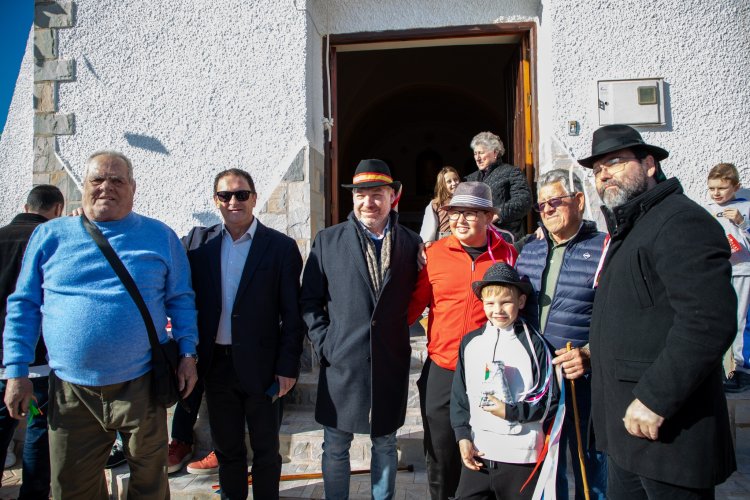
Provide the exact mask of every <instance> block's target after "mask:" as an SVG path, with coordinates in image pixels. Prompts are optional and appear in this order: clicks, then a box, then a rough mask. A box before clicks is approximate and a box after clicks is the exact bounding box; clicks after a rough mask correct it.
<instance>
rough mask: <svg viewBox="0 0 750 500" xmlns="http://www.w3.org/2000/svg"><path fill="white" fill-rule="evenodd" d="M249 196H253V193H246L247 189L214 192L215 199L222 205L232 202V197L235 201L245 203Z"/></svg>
mask: <svg viewBox="0 0 750 500" xmlns="http://www.w3.org/2000/svg"><path fill="white" fill-rule="evenodd" d="M251 194H255V191H248V190H247V189H243V190H241V191H216V197H217V198H218V199H219V200H221V201H223V202H224V203H229V202H230V201H231V200H232V196H234V197H235V198H237V201H247V200H249V199H250V195H251Z"/></svg>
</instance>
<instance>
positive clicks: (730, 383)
mask: <svg viewBox="0 0 750 500" xmlns="http://www.w3.org/2000/svg"><path fill="white" fill-rule="evenodd" d="M748 389H750V373H745V372H740V371H736V370H735V371H733V372H732V373H730V374H729V378H727V380H726V382H724V392H744V391H746V390H748Z"/></svg>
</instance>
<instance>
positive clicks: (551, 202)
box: [534, 193, 575, 212]
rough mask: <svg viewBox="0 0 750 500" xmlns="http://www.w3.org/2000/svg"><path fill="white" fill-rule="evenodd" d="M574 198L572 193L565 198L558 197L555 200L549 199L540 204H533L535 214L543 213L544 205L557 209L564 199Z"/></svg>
mask: <svg viewBox="0 0 750 500" xmlns="http://www.w3.org/2000/svg"><path fill="white" fill-rule="evenodd" d="M574 196H575V193H573V194H567V195H565V196H558V197H557V198H550V199H549V200H547V201H543V202H541V203H534V210H536V211H537V212H543V211H544V207H545V206H546V205H549V206H551V207H552V208H557V207H559V206H560V205H562V204H563V200H564V199H565V198H572V197H574Z"/></svg>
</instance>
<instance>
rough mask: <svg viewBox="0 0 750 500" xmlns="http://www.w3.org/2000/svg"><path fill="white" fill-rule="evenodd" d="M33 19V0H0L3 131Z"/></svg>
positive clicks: (0, 120) (0, 122) (0, 117)
mask: <svg viewBox="0 0 750 500" xmlns="http://www.w3.org/2000/svg"><path fill="white" fill-rule="evenodd" d="M33 20H34V0H0V131H2V130H4V129H5V119H6V118H7V116H8V107H9V106H10V101H11V99H12V98H13V89H14V88H15V86H16V79H17V78H18V70H19V69H20V68H21V60H22V59H23V51H24V49H25V48H26V39H27V38H28V36H29V30H30V29H31V23H32V21H33ZM29 112H31V103H29Z"/></svg>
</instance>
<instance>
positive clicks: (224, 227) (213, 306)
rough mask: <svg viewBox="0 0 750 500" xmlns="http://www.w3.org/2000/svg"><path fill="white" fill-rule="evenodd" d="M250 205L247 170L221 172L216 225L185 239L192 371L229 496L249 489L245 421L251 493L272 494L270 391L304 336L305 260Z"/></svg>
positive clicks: (282, 386)
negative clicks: (192, 320) (193, 310)
mask: <svg viewBox="0 0 750 500" xmlns="http://www.w3.org/2000/svg"><path fill="white" fill-rule="evenodd" d="M256 201H257V194H256V192H255V184H254V182H253V179H252V177H250V174H248V173H247V172H245V171H244V170H240V169H234V168H233V169H229V170H225V171H223V172H220V173H219V174H217V176H216V178H215V179H214V202H215V203H216V206H217V207H218V209H219V211H220V212H221V217H222V219H223V221H224V222H223V224H217V225H215V226H212V227H209V228H205V227H196V228H194V229H193V230H191V231H190V234H188V236H187V237H186V239H185V245H186V246H187V249H188V259H189V260H190V268H191V272H192V278H193V288H194V289H195V299H196V307H197V309H198V330H199V334H200V343H199V345H198V355H199V357H200V363H199V372H200V374H201V376H202V377H203V381H204V384H205V391H206V403H207V405H208V417H209V425H210V427H211V436H212V438H213V441H214V448H215V451H216V456H217V458H218V459H219V483H220V485H221V491H222V498H230V499H244V498H246V497H247V493H248V486H247V450H246V448H245V425H246V424H247V428H248V430H249V432H250V446H251V447H252V449H253V495H254V498H263V499H267V498H268V499H273V498H278V496H279V476H280V474H281V457H280V456H279V434H278V430H279V425H280V422H279V415H280V412H279V410H278V405H279V404H280V403H279V401H277V400H276V397H277V396H278V397H281V396H284V394H286V393H287V392H288V391H289V390H290V389H291V388H292V386H294V383H295V382H296V379H297V375H298V373H299V360H300V355H301V353H302V340H303V338H304V335H305V326H304V323H303V322H302V317H301V315H300V310H299V303H298V299H299V277H300V273H301V271H302V257H301V256H300V252H299V249H298V248H297V244H296V242H295V241H294V240H293V239H291V238H289V237H288V236H285V235H283V234H281V233H279V232H278V231H275V230H273V229H270V228H268V227H266V226H264V225H263V224H261V223H260V221H258V219H257V218H256V217H254V216H253V208H255V203H256ZM276 384H278V385H276ZM269 389H270V391H269ZM270 394H273V396H271V395H270Z"/></svg>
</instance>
